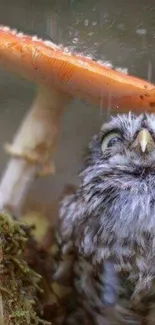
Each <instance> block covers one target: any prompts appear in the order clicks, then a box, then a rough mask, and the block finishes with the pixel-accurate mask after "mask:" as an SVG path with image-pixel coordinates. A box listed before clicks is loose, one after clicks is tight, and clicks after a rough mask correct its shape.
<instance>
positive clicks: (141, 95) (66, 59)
mask: <svg viewBox="0 0 155 325" xmlns="http://www.w3.org/2000/svg"><path fill="white" fill-rule="evenodd" d="M0 63H1V65H2V66H3V67H5V68H6V69H8V70H12V71H14V72H15V73H18V74H20V75H21V76H23V77H25V78H27V79H28V80H31V81H34V82H35V83H36V84H38V85H39V93H38V96H37V98H36V100H35V102H34V104H33V106H32V109H31V110H30V111H29V113H28V116H27V117H26V119H24V122H23V125H22V126H21V128H20V130H19V131H18V133H17V135H16V136H15V139H14V141H13V144H12V145H11V146H9V145H7V146H6V149H7V151H8V152H9V153H10V154H11V155H12V156H13V158H12V160H11V162H10V163H9V165H8V167H7V169H6V171H5V173H4V175H3V178H2V181H1V185H0V203H1V207H2V208H4V209H6V208H7V209H8V208H9V209H11V210H13V211H14V212H15V211H17V208H19V207H20V205H21V203H22V199H23V198H24V196H25V194H26V191H27V190H28V188H29V186H30V184H31V182H32V180H33V179H34V177H35V176H36V174H37V173H38V172H40V168H41V167H42V170H43V174H44V173H46V172H48V171H49V170H50V168H49V160H50V158H51V155H52V153H53V150H54V148H55V143H56V140H57V135H58V130H59V125H60V120H61V116H62V114H63V109H64V107H65V106H66V105H67V104H68V103H69V101H70V100H71V99H72V98H73V97H79V98H80V99H82V100H86V101H88V102H90V103H95V104H98V105H99V106H100V107H101V105H102V106H103V108H104V109H106V107H107V106H108V105H109V98H110V105H111V108H112V109H114V110H117V111H119V112H121V111H123V112H124V111H128V110H129V109H130V110H134V111H136V112H137V113H138V112H140V111H144V110H147V111H154V109H155V86H154V85H153V84H151V83H149V82H147V81H145V80H142V79H138V78H135V77H132V76H127V75H124V74H122V73H120V72H118V71H114V70H112V69H110V68H107V67H105V66H104V65H102V64H99V63H98V62H95V61H93V60H91V59H89V58H85V57H83V56H81V55H77V54H73V53H70V52H69V51H68V50H67V49H66V48H63V47H61V46H60V47H58V46H56V45H55V44H53V43H51V42H49V41H43V40H41V39H38V38H37V37H35V36H33V37H30V36H27V35H24V34H22V33H17V31H14V30H11V29H10V28H9V27H3V26H1V27H0Z"/></svg>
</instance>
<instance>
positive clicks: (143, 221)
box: [59, 113, 155, 325]
mask: <svg viewBox="0 0 155 325" xmlns="http://www.w3.org/2000/svg"><path fill="white" fill-rule="evenodd" d="M143 128H145V129H147V130H148V131H149V132H150V134H151V137H152V139H153V141H155V115H140V116H135V115H133V114H131V113H130V114H129V115H119V116H117V117H115V118H112V119H111V121H110V122H109V123H107V124H105V125H104V126H103V127H102V129H101V131H100V133H99V134H98V135H96V136H94V137H93V139H92V141H91V143H90V145H89V148H88V154H87V156H86V158H85V162H84V168H83V171H82V172H81V175H80V178H81V185H80V186H79V188H78V189H77V191H76V193H75V194H73V195H69V196H68V197H66V198H65V199H64V200H63V202H62V205H61V209H60V223H59V233H60V238H61V245H62V247H68V248H67V249H66V251H65V250H64V249H63V248H62V249H63V254H64V256H65V254H67V255H66V256H70V257H71V256H72V263H71V264H70V265H72V266H71V267H70V270H72V283H73V288H74V289H73V292H74V294H73V297H74V299H73V300H74V304H75V308H73V307H72V308H71V310H70V312H68V318H67V319H68V320H67V321H66V322H67V324H79V322H81V324H84V325H85V324H93V325H125V324H128V325H136V324H137V325H144V324H145V325H154V324H155V311H154V307H155V146H153V147H152V149H151V150H149V151H148V152H146V153H145V155H144V154H143V153H142V152H140V150H137V148H135V146H134V143H135V139H136V137H137V134H138V132H140V130H142V129H143ZM109 132H119V134H120V135H121V137H122V141H121V142H120V143H118V144H116V145H113V146H112V147H110V148H107V150H105V151H104V152H103V151H102V141H103V139H104V137H105V136H106V135H107V133H109ZM70 249H71V251H70ZM64 252H65V253H64ZM68 254H69V255H68ZM73 256H74V258H73ZM67 272H68V277H69V274H71V273H69V269H68V271H67ZM64 273H65V272H64ZM61 274H62V273H61ZM61 276H62V275H61ZM74 310H75V312H74Z"/></svg>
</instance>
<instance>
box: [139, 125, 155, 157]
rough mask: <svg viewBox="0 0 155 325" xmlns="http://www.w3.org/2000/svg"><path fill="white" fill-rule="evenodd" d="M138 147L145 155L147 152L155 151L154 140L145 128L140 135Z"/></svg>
mask: <svg viewBox="0 0 155 325" xmlns="http://www.w3.org/2000/svg"><path fill="white" fill-rule="evenodd" d="M137 146H138V147H139V146H140V149H141V151H142V153H145V152H146V150H147V151H148V152H151V151H152V150H153V149H155V142H154V139H153V138H152V135H151V133H150V132H149V131H148V130H147V129H145V128H144V129H142V130H141V131H140V132H139V133H138V135H137V139H136V147H137Z"/></svg>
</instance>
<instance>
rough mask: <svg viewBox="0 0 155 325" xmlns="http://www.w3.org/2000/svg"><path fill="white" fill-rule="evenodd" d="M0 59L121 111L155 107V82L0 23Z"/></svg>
mask: <svg viewBox="0 0 155 325" xmlns="http://www.w3.org/2000/svg"><path fill="white" fill-rule="evenodd" d="M0 63H1V65H2V66H3V67H5V68H6V69H7V70H8V69H9V70H12V71H14V72H15V73H18V74H19V75H21V76H23V77H24V78H27V79H29V80H31V81H34V82H35V83H37V84H41V85H46V86H47V87H48V88H55V89H56V90H61V91H64V92H66V93H68V94H70V95H72V96H75V97H78V98H80V99H82V100H85V101H88V102H90V103H93V104H97V105H99V106H100V107H103V108H106V107H107V106H109V105H110V107H111V109H116V110H117V111H119V112H121V111H122V112H125V111H128V110H134V111H136V112H137V113H139V112H141V111H149V112H150V111H154V110H155V86H154V85H153V84H151V83H149V82H147V81H145V80H142V79H139V78H135V77H133V76H129V75H125V74H123V73H121V72H118V71H115V70H112V69H111V68H108V67H105V66H104V65H103V64H101V63H98V62H96V61H94V60H92V59H90V58H87V57H84V56H82V55H79V54H74V53H70V52H69V51H68V50H67V49H66V48H63V47H61V46H56V45H55V44H53V43H52V42H49V41H43V40H41V39H38V38H37V37H36V36H32V37H31V36H27V35H24V34H23V33H18V32H17V31H16V30H11V29H10V28H9V27H4V26H0Z"/></svg>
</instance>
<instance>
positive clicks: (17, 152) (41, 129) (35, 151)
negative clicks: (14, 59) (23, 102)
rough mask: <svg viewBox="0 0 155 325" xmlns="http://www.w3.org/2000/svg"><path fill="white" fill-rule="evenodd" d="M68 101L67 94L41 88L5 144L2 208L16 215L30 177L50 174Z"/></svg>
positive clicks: (26, 190)
mask: <svg viewBox="0 0 155 325" xmlns="http://www.w3.org/2000/svg"><path fill="white" fill-rule="evenodd" d="M70 100H71V97H69V96H68V95H67V94H65V93H63V92H60V91H59V92H58V91H55V90H51V89H50V90H49V89H47V88H44V87H41V88H40V89H39V92H38V94H37V97H36V99H35V101H34V103H33V105H32V108H31V109H30V111H29V113H28V115H27V117H26V118H25V119H24V121H23V124H22V125H21V127H20V128H19V131H18V132H17V134H16V136H15V138H14V141H13V144H12V145H8V144H7V145H6V146H5V148H6V150H7V152H8V153H9V154H10V155H11V156H12V159H11V161H10V162H9V164H8V166H7V168H6V171H5V172H4V174H3V176H2V180H1V184H0V207H1V209H3V210H4V211H6V212H11V213H14V214H16V215H17V214H18V215H19V213H20V209H21V206H22V203H23V201H24V198H25V196H26V194H27V192H28V190H29V188H30V186H31V184H32V182H33V180H34V178H35V177H36V176H37V175H40V176H43V175H46V174H49V173H54V166H53V164H51V163H50V158H51V155H52V154H53V152H54V149H55V146H56V142H57V138H58V133H59V129H60V122H61V117H62V115H63V111H64V107H65V106H66V105H67V104H68V103H69V101H70Z"/></svg>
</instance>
